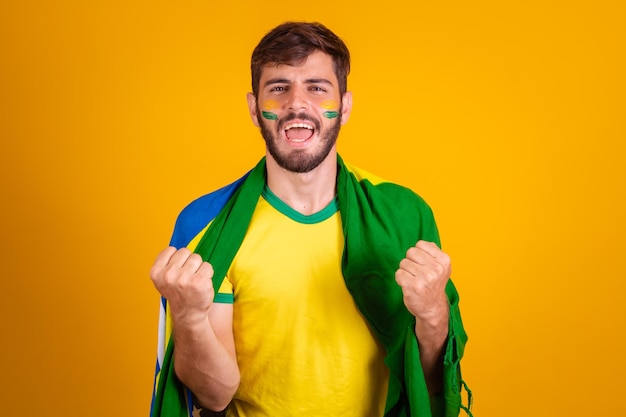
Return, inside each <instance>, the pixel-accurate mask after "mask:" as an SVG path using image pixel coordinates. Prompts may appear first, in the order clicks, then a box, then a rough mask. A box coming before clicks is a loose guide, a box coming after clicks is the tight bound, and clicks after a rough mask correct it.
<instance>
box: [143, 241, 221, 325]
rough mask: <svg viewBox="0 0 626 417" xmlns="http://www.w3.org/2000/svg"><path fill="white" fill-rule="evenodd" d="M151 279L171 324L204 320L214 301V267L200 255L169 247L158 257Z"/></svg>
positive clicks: (151, 272)
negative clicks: (168, 311) (168, 312)
mask: <svg viewBox="0 0 626 417" xmlns="http://www.w3.org/2000/svg"><path fill="white" fill-rule="evenodd" d="M150 278H151V279H152V282H153V283H154V286H155V287H156V289H157V290H158V291H159V292H160V293H161V295H162V296H163V297H165V298H166V299H167V301H168V303H169V308H170V313H171V314H172V319H173V320H174V322H178V323H181V322H185V323H194V322H198V321H202V320H206V319H207V316H208V313H209V309H210V308H211V305H212V304H213V297H214V291H213V281H212V278H213V267H212V266H211V264H209V263H208V262H204V261H203V260H202V258H201V257H200V255H198V254H196V253H191V252H190V251H189V249H186V248H182V249H178V250H177V249H176V248H174V247H172V246H170V247H168V248H167V249H165V250H164V251H163V252H161V253H160V254H159V255H158V256H157V258H156V260H155V262H154V265H153V266H152V269H151V270H150Z"/></svg>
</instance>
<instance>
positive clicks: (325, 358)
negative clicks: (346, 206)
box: [219, 188, 388, 417]
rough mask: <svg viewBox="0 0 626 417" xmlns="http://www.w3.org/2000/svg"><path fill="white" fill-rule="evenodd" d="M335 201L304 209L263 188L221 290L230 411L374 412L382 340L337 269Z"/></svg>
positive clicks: (382, 389)
mask: <svg viewBox="0 0 626 417" xmlns="http://www.w3.org/2000/svg"><path fill="white" fill-rule="evenodd" d="M342 250H343V232H342V228H341V218H340V216H339V212H338V206H337V202H336V201H333V202H332V203H331V204H330V205H329V206H328V207H326V208H325V209H324V210H322V211H320V212H319V213H316V214H313V215H311V216H304V215H302V214H300V213H298V212H296V211H295V210H293V209H291V208H290V207H288V206H287V205H286V204H284V203H283V202H282V201H280V200H279V199H278V197H276V196H275V195H274V194H272V193H271V191H269V189H267V188H266V190H265V191H264V193H263V197H262V198H261V199H260V200H259V203H258V205H257V208H256V210H255V212H254V215H253V217H252V221H251V222H250V226H249V229H248V232H247V234H246V237H245V239H244V241H243V244H242V245H241V247H240V249H239V252H238V253H237V256H236V257H235V259H234V260H233V263H232V265H231V268H230V270H229V273H228V276H227V279H225V280H224V284H223V285H222V287H221V288H220V291H219V292H220V293H224V292H228V291H229V288H228V287H229V286H231V285H232V291H233V294H234V304H233V310H234V313H233V330H234V334H235V347H236V351H237V360H238V363H239V368H240V370H241V383H240V386H239V390H238V391H237V393H236V394H235V398H234V400H233V403H232V404H231V406H230V409H229V412H228V415H229V416H254V417H260V416H272V417H275V416H281V417H282V416H315V417H318V416H355V417H357V416H358V417H365V416H382V415H383V411H384V405H385V399H386V393H387V382H388V369H387V367H386V366H385V365H384V363H383V358H384V355H385V352H384V349H383V348H382V346H381V345H380V344H379V343H378V342H377V341H376V339H375V337H374V335H373V333H372V332H371V330H370V328H369V327H368V325H367V323H366V321H365V319H364V318H363V316H362V315H361V313H360V312H359V311H358V309H357V307H356V305H355V304H354V301H353V299H352V296H351V295H350V293H349V292H348V290H347V288H346V286H345V283H344V280H343V276H342V274H341V255H342Z"/></svg>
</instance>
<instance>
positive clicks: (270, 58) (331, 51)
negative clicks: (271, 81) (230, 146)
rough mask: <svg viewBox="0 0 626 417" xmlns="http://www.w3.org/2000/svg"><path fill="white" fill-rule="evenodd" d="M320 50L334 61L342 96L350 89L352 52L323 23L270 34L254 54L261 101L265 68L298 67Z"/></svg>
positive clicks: (280, 28)
mask: <svg viewBox="0 0 626 417" xmlns="http://www.w3.org/2000/svg"><path fill="white" fill-rule="evenodd" d="M316 50H320V51H322V52H324V53H326V54H328V55H330V56H331V57H332V58H333V63H334V66H335V75H336V76H337V81H338V82H339V93H340V95H341V96H343V94H344V93H345V92H346V91H347V89H348V73H349V72H350V51H348V47H347V46H346V45H345V43H344V42H343V41H342V40H341V39H340V38H339V37H338V36H337V35H335V34H334V33H333V32H332V31H330V29H328V28H326V27H325V26H324V25H322V24H321V23H316V22H314V23H307V22H286V23H283V24H281V25H279V26H277V27H275V28H274V29H272V30H271V31H270V32H268V33H267V34H266V35H265V36H264V37H263V39H261V41H260V42H259V44H258V45H257V46H256V48H254V51H253V52H252V60H251V64H250V69H251V72H252V93H253V94H254V96H255V97H258V93H259V82H260V79H261V71H262V70H263V67H264V66H266V65H269V64H274V65H279V64H287V65H298V64H300V63H301V62H303V61H304V60H305V59H306V58H307V57H308V56H309V55H311V54H312V53H313V52H315V51H316Z"/></svg>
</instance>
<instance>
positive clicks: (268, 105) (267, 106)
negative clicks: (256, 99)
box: [263, 100, 279, 110]
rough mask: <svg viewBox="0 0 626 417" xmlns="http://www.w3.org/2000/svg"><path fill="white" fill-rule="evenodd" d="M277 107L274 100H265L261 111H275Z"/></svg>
mask: <svg viewBox="0 0 626 417" xmlns="http://www.w3.org/2000/svg"><path fill="white" fill-rule="evenodd" d="M278 107H279V105H278V102H277V101H276V100H266V101H264V102H263V110H276V109H277V108H278Z"/></svg>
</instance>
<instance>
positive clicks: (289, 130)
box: [248, 51, 352, 173]
mask: <svg viewBox="0 0 626 417" xmlns="http://www.w3.org/2000/svg"><path fill="white" fill-rule="evenodd" d="M248 106H249V109H250V114H251V116H252V120H253V122H254V124H255V125H256V126H258V127H259V128H260V129H261V134H262V136H263V139H265V143H266V146H267V152H268V153H269V157H271V158H273V159H274V160H275V161H276V163H277V164H278V165H279V166H280V167H282V168H284V169H286V170H288V171H291V172H298V173H304V172H309V171H311V170H313V169H314V168H316V167H317V166H318V165H319V164H320V163H321V162H322V161H324V160H325V159H326V157H327V156H328V155H329V153H330V152H331V151H332V150H333V149H334V147H335V143H336V141H337V136H338V135H339V130H340V127H341V125H343V124H344V123H345V122H346V121H347V119H348V116H349V114H350V110H351V107H352V101H351V96H350V93H346V94H344V97H343V98H342V97H340V95H339V86H338V83H337V77H336V75H335V72H334V66H333V61H332V58H331V57H330V55H327V54H325V53H323V52H321V51H316V52H314V53H312V54H311V55H309V57H308V58H307V59H306V61H305V62H304V63H302V64H301V65H298V66H291V65H269V66H266V67H265V68H264V69H263V72H262V73H261V78H260V82H259V93H258V99H256V100H255V98H254V96H253V95H252V94H249V95H248Z"/></svg>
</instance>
